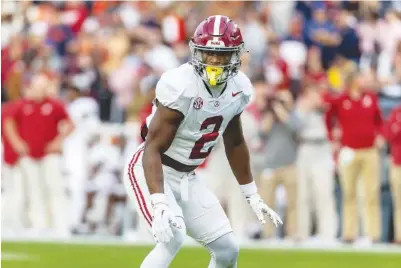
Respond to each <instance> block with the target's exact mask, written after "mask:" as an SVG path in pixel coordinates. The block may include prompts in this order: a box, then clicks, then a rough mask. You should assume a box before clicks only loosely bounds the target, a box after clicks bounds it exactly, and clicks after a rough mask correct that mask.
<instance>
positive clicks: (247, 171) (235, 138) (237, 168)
mask: <svg viewBox="0 0 401 268" xmlns="http://www.w3.org/2000/svg"><path fill="white" fill-rule="evenodd" d="M223 139H224V147H225V150H226V155H227V159H228V162H229V163H230V166H231V169H232V171H233V173H234V175H235V177H236V179H237V181H238V183H239V184H240V188H241V191H242V193H243V194H244V195H245V197H246V200H247V201H248V203H249V205H250V206H251V207H252V209H253V211H254V212H255V214H256V216H257V217H258V219H259V220H260V221H261V222H262V224H264V223H265V220H264V215H267V216H268V217H270V219H271V220H272V221H273V223H274V224H275V225H276V226H277V225H278V224H282V221H281V219H280V217H279V216H278V215H277V213H276V212H274V211H273V210H272V209H271V208H269V207H268V206H267V205H266V204H265V203H264V201H263V199H262V198H261V197H260V196H259V194H258V190H257V186H256V183H255V182H254V180H253V177H252V172H251V167H250V157H249V150H248V147H247V145H246V142H245V138H244V135H243V132H242V124H241V119H240V114H238V115H236V116H234V118H233V119H232V120H231V121H230V122H229V123H228V126H227V128H226V130H225V131H224V134H223Z"/></svg>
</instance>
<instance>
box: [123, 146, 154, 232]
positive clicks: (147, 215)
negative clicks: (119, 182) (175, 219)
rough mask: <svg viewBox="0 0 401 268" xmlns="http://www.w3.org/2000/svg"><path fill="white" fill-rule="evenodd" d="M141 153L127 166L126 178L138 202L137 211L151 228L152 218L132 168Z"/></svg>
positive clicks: (135, 155) (140, 151)
mask: <svg viewBox="0 0 401 268" xmlns="http://www.w3.org/2000/svg"><path fill="white" fill-rule="evenodd" d="M142 152H143V149H140V150H139V151H137V152H136V153H135V154H134V156H133V157H132V160H131V162H130V163H129V165H128V177H129V180H130V182H131V186H132V189H133V190H134V194H135V197H136V200H137V202H138V205H139V209H140V210H141V212H142V215H143V216H144V217H145V220H146V221H147V222H148V224H149V225H150V226H152V216H151V215H150V213H149V210H148V208H147V206H146V202H145V198H144V197H143V193H142V191H141V188H140V187H139V184H138V180H137V178H136V176H135V172H134V166H135V164H136V163H137V162H138V159H139V157H140V156H141V153H142Z"/></svg>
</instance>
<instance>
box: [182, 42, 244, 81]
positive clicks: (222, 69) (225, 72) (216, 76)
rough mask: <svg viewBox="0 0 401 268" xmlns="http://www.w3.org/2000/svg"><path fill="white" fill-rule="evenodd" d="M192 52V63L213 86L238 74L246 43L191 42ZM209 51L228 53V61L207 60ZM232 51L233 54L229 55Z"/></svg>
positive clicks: (221, 53)
mask: <svg viewBox="0 0 401 268" xmlns="http://www.w3.org/2000/svg"><path fill="white" fill-rule="evenodd" d="M189 47H190V49H191V54H192V65H193V66H194V68H195V71H196V72H197V73H198V74H199V75H200V77H202V79H203V80H204V81H205V82H207V83H209V84H210V85H211V86H215V85H221V84H223V83H225V82H227V81H228V80H229V79H231V78H233V77H234V76H236V75H237V74H238V71H239V68H240V67H241V55H242V53H243V49H244V45H243V44H241V45H240V46H237V47H206V46H198V45H195V44H194V43H193V42H192V41H190V43H189ZM208 53H215V54H218V55H219V54H220V55H227V54H228V55H227V57H228V59H227V63H225V64H222V65H211V64H207V63H206V62H205V59H206V57H207V54H208ZM230 53H231V55H229V54H230Z"/></svg>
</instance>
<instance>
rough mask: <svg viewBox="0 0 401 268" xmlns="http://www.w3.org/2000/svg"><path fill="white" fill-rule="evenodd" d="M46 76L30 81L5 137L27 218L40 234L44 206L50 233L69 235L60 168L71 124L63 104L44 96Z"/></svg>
mask: <svg viewBox="0 0 401 268" xmlns="http://www.w3.org/2000/svg"><path fill="white" fill-rule="evenodd" d="M48 85H49V79H48V77H47V76H46V75H45V74H43V73H41V74H37V75H35V76H34V77H33V78H32V81H31V83H30V86H29V88H28V89H26V90H27V92H29V98H24V99H22V100H21V101H19V102H18V105H16V106H15V108H14V109H13V112H12V114H10V116H9V117H8V118H7V119H6V120H5V122H4V126H5V136H6V137H7V139H8V140H9V141H10V144H11V146H12V148H13V149H14V151H15V152H17V153H18V155H19V157H20V167H21V170H22V173H23V175H24V183H25V184H26V185H27V187H26V188H27V191H28V199H29V202H28V204H29V212H28V214H29V219H30V222H31V225H32V226H31V227H32V229H33V230H34V231H35V232H37V234H40V233H41V232H42V231H46V229H47V228H48V227H49V224H48V218H49V217H48V215H47V213H46V211H47V207H48V206H49V207H51V213H52V214H51V219H52V225H51V226H52V231H54V232H55V234H58V235H68V233H69V230H68V221H67V219H66V217H67V214H66V212H67V211H68V208H67V199H66V198H67V197H66V192H65V189H64V182H63V178H62V174H61V168H60V153H61V146H62V143H63V141H64V138H65V137H66V136H67V135H68V134H69V133H70V132H71V131H72V129H73V124H72V122H71V120H70V119H69V117H68V115H67V112H66V110H65V107H64V105H63V104H62V103H61V102H60V101H59V100H56V99H52V98H49V97H47V93H48V92H47V88H48Z"/></svg>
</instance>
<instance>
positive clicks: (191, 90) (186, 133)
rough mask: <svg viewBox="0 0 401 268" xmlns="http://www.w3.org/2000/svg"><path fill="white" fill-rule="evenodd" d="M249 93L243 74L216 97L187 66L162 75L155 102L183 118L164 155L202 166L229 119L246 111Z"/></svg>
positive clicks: (247, 79) (249, 88) (249, 86)
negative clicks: (180, 114) (176, 112)
mask: <svg viewBox="0 0 401 268" xmlns="http://www.w3.org/2000/svg"><path fill="white" fill-rule="evenodd" d="M252 92H253V88H252V84H251V82H250V80H249V78H248V77H247V76H246V75H245V74H244V73H242V72H239V73H238V74H237V75H236V76H235V77H234V78H232V79H230V80H228V82H227V86H226V87H225V89H224V90H223V91H222V93H221V94H220V96H218V97H215V98H214V97H212V96H211V95H210V93H209V92H208V90H207V88H206V86H205V84H204V82H203V80H202V78H200V77H199V76H198V75H197V74H196V73H195V70H194V68H193V67H192V65H190V64H188V63H186V64H183V65H181V66H180V67H178V68H175V69H172V70H169V71H167V72H166V73H164V74H163V75H162V77H161V78H160V81H159V82H158V84H157V86H156V99H157V100H158V102H159V103H161V104H162V105H163V106H166V107H169V108H171V109H174V110H177V111H179V112H181V113H182V114H183V115H184V119H183V121H182V122H181V125H180V126H179V128H178V130H177V133H176V135H175V137H174V140H173V142H172V144H171V146H170V147H169V148H168V150H167V151H166V152H165V154H166V155H167V156H169V157H170V158H172V159H174V160H176V161H178V162H180V163H182V164H185V165H189V166H197V165H200V164H202V163H203V161H204V160H205V158H206V157H207V156H208V155H209V153H210V152H211V151H212V149H213V146H214V145H215V144H216V142H217V139H218V137H219V136H221V135H222V134H223V133H224V130H225V129H226V127H227V125H228V123H229V122H230V120H231V119H232V118H233V117H234V116H236V115H237V114H239V113H241V112H242V111H243V110H244V109H245V107H246V106H247V104H248V102H249V100H250V97H251V93H252ZM156 109H157V108H156V106H155V105H154V106H153V111H152V114H151V115H150V116H149V117H148V118H147V119H146V124H147V126H150V124H151V120H152V118H153V115H154V114H155V112H156Z"/></svg>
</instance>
